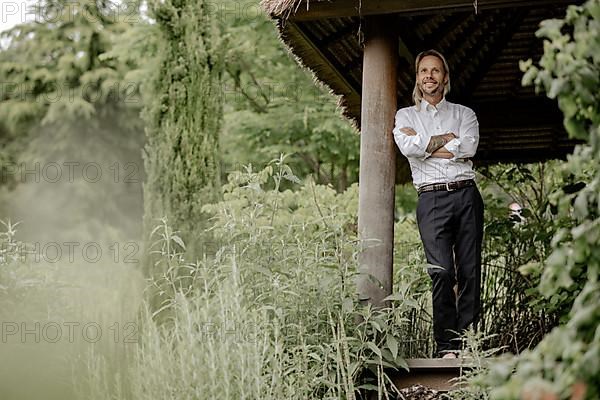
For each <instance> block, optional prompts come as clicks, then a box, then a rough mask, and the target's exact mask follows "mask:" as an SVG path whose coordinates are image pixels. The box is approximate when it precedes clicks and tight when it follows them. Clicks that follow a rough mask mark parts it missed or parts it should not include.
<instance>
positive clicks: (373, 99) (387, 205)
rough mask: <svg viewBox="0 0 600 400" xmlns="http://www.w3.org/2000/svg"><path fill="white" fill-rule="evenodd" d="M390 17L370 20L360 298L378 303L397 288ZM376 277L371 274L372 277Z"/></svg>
mask: <svg viewBox="0 0 600 400" xmlns="http://www.w3.org/2000/svg"><path fill="white" fill-rule="evenodd" d="M394 24H395V22H394V21H393V20H391V19H390V17H388V16H374V17H369V18H367V19H366V21H365V43H364V55H363V80H362V103H361V135H360V174H359V197H358V235H359V239H360V241H361V246H362V247H361V252H360V254H359V258H358V262H359V271H360V272H361V274H360V276H359V278H358V282H357V283H358V292H359V298H360V300H363V301H369V302H370V303H371V304H373V305H374V306H376V307H379V306H385V305H386V304H385V303H384V302H383V299H384V298H385V297H386V296H388V295H390V294H391V292H392V272H393V268H392V258H393V246H394V189H395V188H394V183H395V175H396V150H395V147H396V144H395V143H394V138H393V135H392V129H393V128H394V116H395V114H396V106H397V104H396V102H397V99H396V78H397V71H396V68H397V58H398V37H397V35H396V34H395V33H394V30H393V29H392V28H391V27H393V26H394ZM369 275H371V277H369Z"/></svg>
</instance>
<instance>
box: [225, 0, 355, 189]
mask: <svg viewBox="0 0 600 400" xmlns="http://www.w3.org/2000/svg"><path fill="white" fill-rule="evenodd" d="M258 3H259V1H258V0H255V1H254V0H253V1H250V2H248V3H244V5H245V6H251V5H252V4H255V7H256V10H259V6H258ZM234 8H235V6H234V5H233V4H230V3H229V2H225V3H224V4H223V9H224V10H228V9H229V10H231V9H234ZM249 9H250V10H253V8H252V7H249ZM223 15H224V18H225V22H226V23H227V25H228V29H227V33H228V35H229V36H230V41H231V49H230V50H229V52H228V54H227V62H226V70H227V74H226V76H225V79H224V81H223V95H224V99H225V119H224V131H223V144H224V145H223V149H224V164H225V165H224V170H225V171H233V170H238V169H241V166H242V165H246V164H249V163H252V164H253V165H258V166H260V167H262V166H264V165H266V163H267V162H268V160H269V159H270V158H271V157H272V155H273V154H279V153H286V154H290V158H289V159H288V161H287V163H288V164H289V165H290V166H291V167H292V168H293V169H294V171H296V173H297V174H298V175H299V176H306V175H308V174H312V175H313V177H314V179H315V182H316V183H318V184H331V185H332V186H333V187H334V188H335V189H336V190H337V191H340V192H341V191H343V190H345V189H346V188H347V187H348V186H349V185H350V184H352V183H353V182H357V181H358V155H359V135H358V132H357V131H356V129H354V128H353V127H352V126H351V125H350V123H349V122H348V121H346V120H344V119H342V118H341V116H340V115H339V114H340V111H339V109H338V108H337V106H336V102H335V99H334V97H333V96H332V95H331V94H330V93H328V91H327V90H326V88H324V87H322V86H320V85H317V84H316V83H315V82H314V79H313V77H311V76H310V74H309V72H308V71H306V70H304V69H301V68H298V65H297V64H296V62H295V61H294V60H293V59H292V57H291V56H290V54H289V53H288V51H287V50H286V49H285V48H284V46H283V44H282V42H281V41H280V40H279V39H278V37H277V33H276V30H275V27H274V26H273V23H272V21H270V20H269V18H268V17H267V16H266V15H264V13H262V12H257V13H253V12H237V13H230V14H228V13H227V12H225V11H224V12H223Z"/></svg>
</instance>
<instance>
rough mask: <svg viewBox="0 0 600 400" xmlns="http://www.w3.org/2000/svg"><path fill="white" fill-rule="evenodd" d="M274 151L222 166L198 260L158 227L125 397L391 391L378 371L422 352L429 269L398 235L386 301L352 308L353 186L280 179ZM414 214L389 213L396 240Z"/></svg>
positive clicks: (350, 395)
mask: <svg viewBox="0 0 600 400" xmlns="http://www.w3.org/2000/svg"><path fill="white" fill-rule="evenodd" d="M282 161H283V160H282V159H280V160H274V162H273V163H272V165H271V166H269V167H268V168H266V169H265V170H262V171H257V172H254V171H252V170H251V169H250V168H248V169H246V170H245V171H241V172H240V173H238V174H234V175H232V176H230V182H229V184H228V185H226V186H225V196H224V201H222V202H221V203H219V204H216V205H213V206H210V207H207V209H206V211H209V212H211V213H212V214H213V215H214V216H215V217H214V219H213V221H212V222H213V226H212V228H211V230H210V234H211V235H212V239H211V240H212V241H210V242H209V241H207V243H203V244H200V245H201V246H202V245H204V247H205V248H206V251H205V254H206V255H205V256H204V257H203V258H202V259H199V260H189V259H188V258H187V256H186V250H185V249H186V244H185V243H184V241H183V239H182V238H181V237H180V236H179V234H178V232H176V231H174V230H173V229H172V228H171V227H170V226H169V225H168V223H167V221H165V220H163V221H162V222H161V223H160V224H159V225H158V226H157V228H156V229H155V231H154V238H155V242H154V243H153V245H152V246H151V249H152V251H153V252H154V256H155V258H156V259H157V265H155V266H154V268H155V270H157V271H160V273H159V274H158V275H157V276H156V277H155V279H154V280H153V282H152V285H151V290H150V292H149V293H150V294H152V297H153V298H154V300H153V301H151V302H148V303H147V305H146V307H145V308H144V311H143V312H142V313H141V317H140V319H141V321H140V327H141V329H140V342H139V345H138V346H136V347H135V349H134V351H133V355H132V357H133V358H132V363H131V364H130V367H129V368H128V369H127V373H126V374H125V377H124V379H123V380H124V381H126V382H128V389H127V393H128V394H127V398H131V399H163V398H169V399H170V398H177V399H205V398H206V399H212V398H220V399H278V400H279V399H357V398H366V396H367V390H368V389H378V392H379V393H381V395H382V396H383V395H384V394H385V393H386V392H389V393H390V395H391V391H392V387H391V385H390V380H389V379H388V378H387V375H386V373H387V372H388V370H389V369H392V368H402V366H405V362H404V357H405V356H407V355H415V354H422V355H425V354H426V353H428V352H429V351H430V340H431V339H430V324H429V319H428V318H429V316H428V315H427V314H424V315H421V313H423V312H424V310H426V309H427V306H428V303H427V302H428V298H427V293H428V287H427V280H425V279H424V278H423V277H424V276H425V277H426V275H425V272H424V271H423V270H422V269H419V268H418V267H416V265H417V263H420V262H421V258H419V257H417V256H415V254H413V251H414V246H409V247H406V248H404V249H403V247H402V246H399V249H400V250H398V251H399V252H400V253H401V254H402V256H403V257H399V265H398V266H397V269H396V274H397V276H396V278H397V279H396V282H398V284H397V286H396V289H395V290H396V294H395V295H394V300H393V301H392V304H393V306H392V308H390V309H386V310H373V309H371V308H369V307H367V308H362V307H359V306H358V305H357V304H356V302H355V299H356V298H357V296H356V288H355V283H354V282H355V278H356V272H355V271H356V270H357V267H356V263H357V251H358V248H359V246H358V242H357V238H356V208H355V207H356V206H355V204H356V196H357V187H356V185H355V186H353V187H352V188H350V189H349V190H347V191H346V192H344V193H343V194H337V193H336V192H335V191H334V190H333V189H331V188H327V187H324V186H316V185H314V184H313V183H312V182H311V181H308V182H305V183H303V184H300V185H299V188H298V189H297V190H296V191H294V192H292V191H291V190H285V191H282V190H280V189H279V188H280V187H281V183H282V181H283V180H288V181H290V182H292V181H294V182H298V180H297V178H295V177H294V176H293V174H292V173H291V171H290V170H289V169H288V168H287V167H286V166H285V164H284V163H283V162H282ZM411 224H414V221H410V220H407V221H400V222H399V223H398V227H399V229H401V230H402V229H404V230H406V232H407V233H406V234H405V235H399V237H400V238H401V240H407V238H408V239H412V240H414V238H415V237H414V233H413V232H415V231H414V230H413V229H412V227H410V225H411ZM411 235H412V236H411ZM197 245H198V244H197ZM198 247H199V246H196V248H198ZM415 293H418V294H419V295H418V296H417V297H415V296H414V295H415ZM415 298H416V299H417V300H415ZM157 299H158V301H157ZM358 317H360V318H358ZM411 318H415V319H416V320H420V322H419V323H416V324H415V323H413V321H411ZM359 319H360V320H361V321H362V322H360V323H356V321H357V320H359ZM409 338H413V339H414V340H408V339H409ZM99 367H102V366H101V365H100V366H99ZM104 375H105V374H103V373H100V371H94V370H93V369H92V370H91V371H90V377H91V378H92V379H99V380H100V381H101V380H103V379H104ZM103 385H104V384H103V383H102V382H99V383H97V384H94V385H90V387H91V388H97V387H103ZM105 392H106V391H105ZM98 393H99V392H98V391H92V392H90V393H88V395H87V397H88V398H92V399H94V398H97V396H98Z"/></svg>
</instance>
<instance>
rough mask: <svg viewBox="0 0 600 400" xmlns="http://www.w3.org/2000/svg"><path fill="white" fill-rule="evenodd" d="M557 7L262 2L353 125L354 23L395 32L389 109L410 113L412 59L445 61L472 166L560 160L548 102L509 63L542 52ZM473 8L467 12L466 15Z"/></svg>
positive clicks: (451, 1) (561, 9)
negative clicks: (382, 20)
mask: <svg viewBox="0 0 600 400" xmlns="http://www.w3.org/2000/svg"><path fill="white" fill-rule="evenodd" d="M579 3H581V1H565V0H537V1H527V0H478V1H477V0H476V1H473V0H362V1H360V0H331V1H315V0H312V1H311V0H263V2H262V5H263V8H264V9H265V10H266V11H267V12H268V13H269V14H270V15H271V17H272V18H273V19H275V20H276V25H277V28H278V30H279V33H280V36H281V39H282V40H283V41H284V42H285V43H286V45H287V46H288V47H289V49H290V50H291V52H292V53H293V54H294V55H295V56H296V57H297V59H298V61H299V62H300V63H301V64H303V65H304V66H305V67H307V68H309V69H310V70H311V71H312V72H313V73H314V75H315V76H316V78H317V79H318V80H319V81H321V82H322V83H324V84H325V85H326V86H328V87H329V88H331V90H332V92H333V93H335V94H337V95H340V96H341V97H340V105H341V107H342V108H343V112H344V115H345V116H347V117H348V118H350V119H351V120H352V121H353V122H354V123H355V124H356V126H359V125H360V113H361V89H362V88H361V85H362V28H363V26H362V22H363V21H364V18H365V17H367V16H370V15H377V14H389V16H390V18H391V21H393V22H394V25H395V27H396V31H397V33H398V38H399V45H398V54H399V62H398V104H397V106H398V107H403V106H407V105H410V104H412V100H411V97H412V89H413V85H414V58H415V56H416V54H418V53H419V52H420V51H422V50H426V49H429V48H434V49H437V50H439V51H441V52H442V53H443V54H445V55H446V57H447V58H448V63H449V65H450V70H451V79H452V90H451V92H450V93H449V94H448V99H449V100H450V101H453V102H457V103H461V104H464V105H467V106H469V107H471V108H473V109H474V110H475V111H476V113H477V115H478V118H479V123H480V144H479V150H478V154H477V157H476V161H477V162H479V163H491V162H502V161H507V162H508V161H510V162H533V161H540V160H546V159H550V158H563V157H564V156H565V155H566V154H567V153H568V152H570V151H571V150H572V147H573V145H574V142H573V141H572V140H569V139H568V138H567V134H566V132H565V131H564V128H563V126H562V114H561V113H560V111H559V110H558V107H557V105H556V103H555V102H553V101H550V100H548V99H547V98H546V97H545V95H543V94H536V93H535V91H534V89H533V88H532V87H525V88H524V87H522V86H521V77H522V72H521V71H520V70H519V60H526V59H528V58H532V59H534V60H537V59H539V58H540V56H541V55H542V52H543V46H542V41H541V40H540V39H538V38H536V37H535V31H536V30H537V29H538V27H539V23H540V22H541V21H542V20H545V19H548V18H559V17H562V16H564V13H565V9H566V7H567V5H568V4H579ZM475 4H477V6H475Z"/></svg>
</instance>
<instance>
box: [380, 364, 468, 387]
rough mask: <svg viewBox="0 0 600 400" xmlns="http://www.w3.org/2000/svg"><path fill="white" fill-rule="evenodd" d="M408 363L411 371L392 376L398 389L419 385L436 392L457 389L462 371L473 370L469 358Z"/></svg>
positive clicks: (402, 371)
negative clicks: (457, 379) (457, 380)
mask: <svg viewBox="0 0 600 400" xmlns="http://www.w3.org/2000/svg"><path fill="white" fill-rule="evenodd" d="M406 362H407V363H408V368H409V369H410V371H404V370H400V371H398V372H395V373H394V374H393V375H392V376H391V378H392V380H393V382H394V384H395V385H396V386H397V387H398V389H404V388H407V387H411V386H413V385H417V384H419V385H423V386H425V387H428V388H431V389H435V390H440V391H449V390H452V389H454V388H457V385H458V383H457V382H456V378H458V377H459V376H460V373H461V369H462V370H464V369H469V368H472V363H471V361H470V360H469V359H468V358H464V359H461V358H456V359H443V358H413V359H409V360H406Z"/></svg>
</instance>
